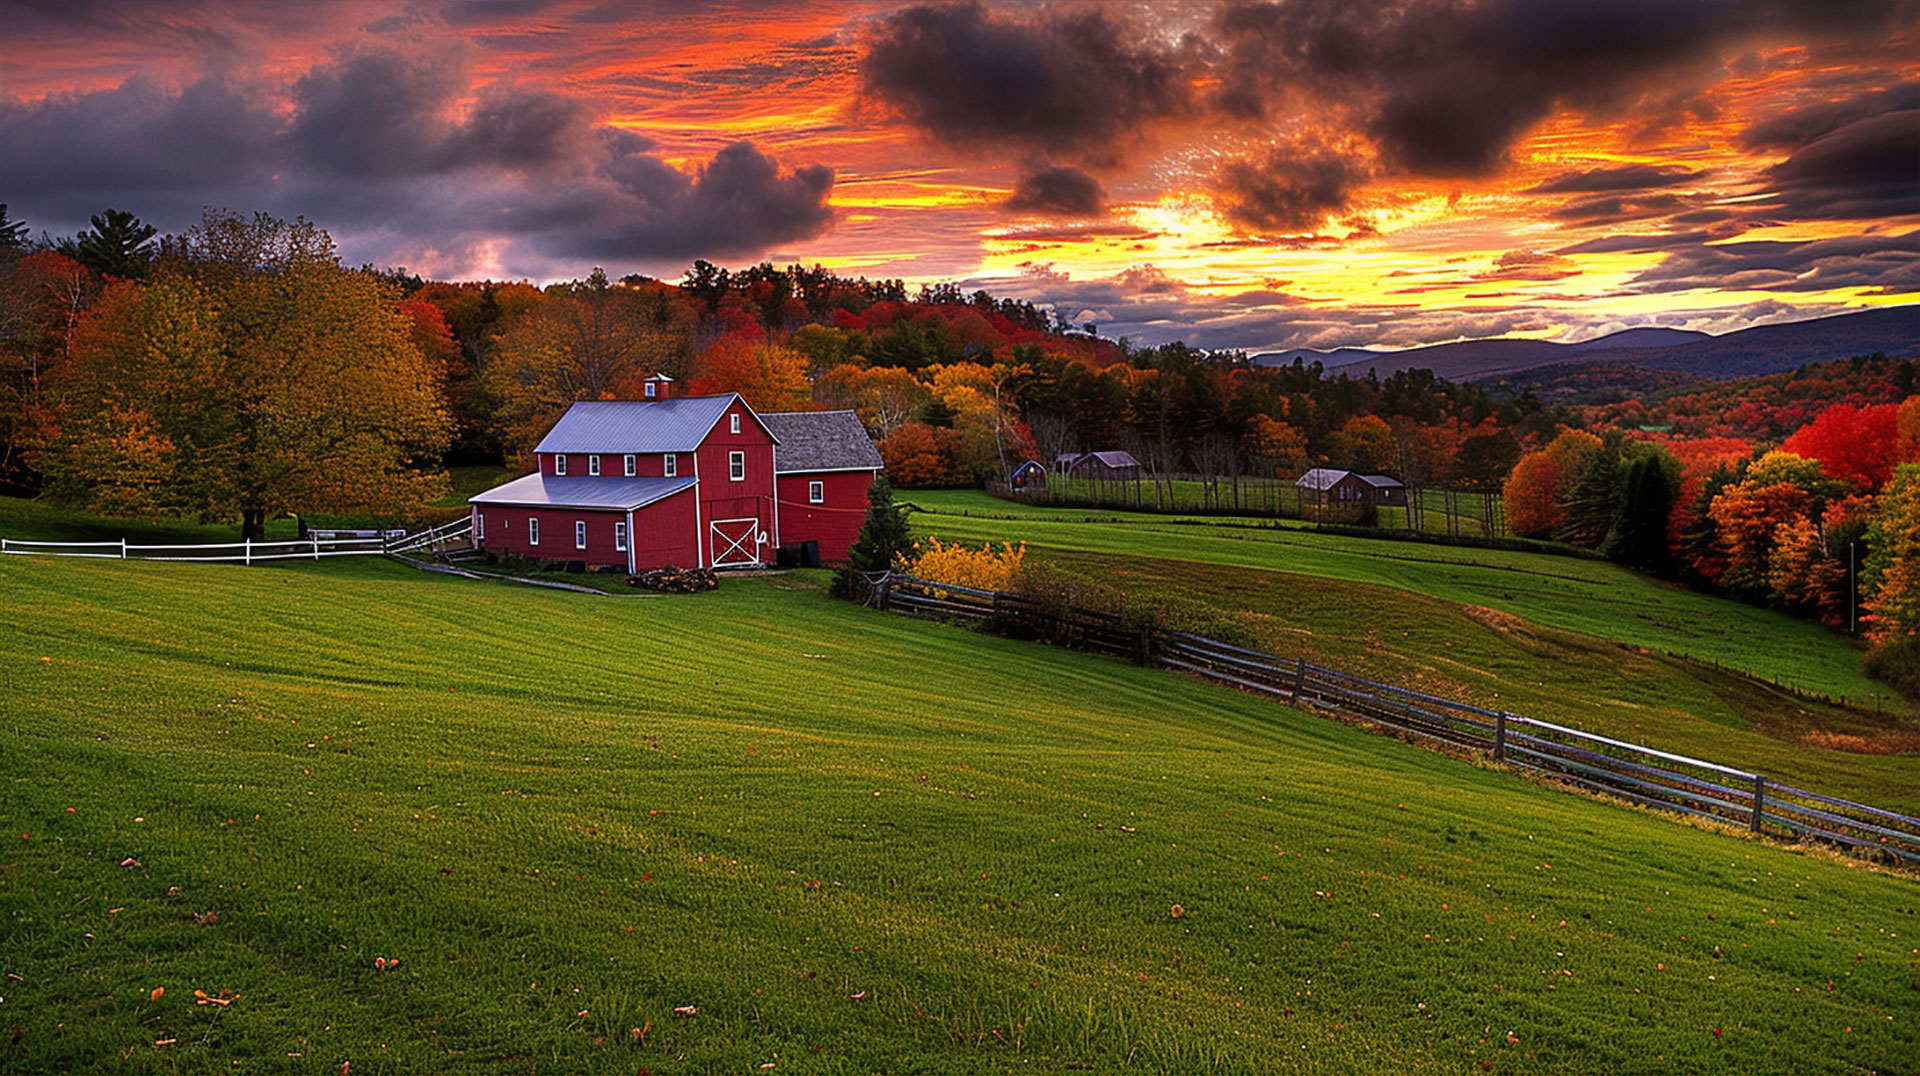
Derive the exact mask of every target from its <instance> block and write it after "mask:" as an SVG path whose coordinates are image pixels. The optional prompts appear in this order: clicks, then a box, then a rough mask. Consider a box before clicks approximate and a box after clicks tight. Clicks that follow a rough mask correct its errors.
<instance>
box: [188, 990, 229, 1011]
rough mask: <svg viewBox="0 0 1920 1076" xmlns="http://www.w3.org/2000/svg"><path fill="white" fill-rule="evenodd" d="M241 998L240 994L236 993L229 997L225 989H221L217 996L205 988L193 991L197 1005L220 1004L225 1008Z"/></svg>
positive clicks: (194, 1001)
mask: <svg viewBox="0 0 1920 1076" xmlns="http://www.w3.org/2000/svg"><path fill="white" fill-rule="evenodd" d="M239 1000H240V995H238V994H234V995H233V996H231V997H229V996H227V992H226V991H225V990H222V991H220V993H219V994H218V995H217V996H216V995H213V994H209V993H207V992H206V991H205V990H195V991H194V992H193V1003H194V1004H195V1005H218V1006H220V1007H221V1008H223V1009H224V1008H226V1007H227V1006H229V1005H231V1004H233V1003H234V1002H236V1001H239Z"/></svg>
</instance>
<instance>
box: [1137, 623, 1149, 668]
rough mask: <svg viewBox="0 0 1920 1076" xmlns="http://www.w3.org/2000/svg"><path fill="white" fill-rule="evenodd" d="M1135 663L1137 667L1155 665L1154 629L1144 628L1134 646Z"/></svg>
mask: <svg viewBox="0 0 1920 1076" xmlns="http://www.w3.org/2000/svg"><path fill="white" fill-rule="evenodd" d="M1133 663H1134V664H1135V665H1151V664H1153V629H1152V628H1148V627H1143V628H1141V629H1140V635H1139V637H1138V638H1137V639H1135V640H1134V644H1133Z"/></svg>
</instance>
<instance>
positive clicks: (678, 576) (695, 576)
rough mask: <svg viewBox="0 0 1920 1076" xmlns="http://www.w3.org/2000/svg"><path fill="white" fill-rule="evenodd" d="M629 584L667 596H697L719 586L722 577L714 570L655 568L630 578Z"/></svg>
mask: <svg viewBox="0 0 1920 1076" xmlns="http://www.w3.org/2000/svg"><path fill="white" fill-rule="evenodd" d="M627 583H628V584H629V585H631V586H636V587H639V588H641V589H642V590H658V591H661V592H663V593H667V594H697V593H699V592H700V591H703V590H712V589H713V588H715V587H717V586H719V585H720V576H719V575H718V574H716V573H715V572H714V570H713V569H712V568H655V569H654V570H652V571H650V572H641V573H640V574H639V575H636V576H631V577H629V578H628V579H627Z"/></svg>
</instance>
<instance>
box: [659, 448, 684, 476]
mask: <svg viewBox="0 0 1920 1076" xmlns="http://www.w3.org/2000/svg"><path fill="white" fill-rule="evenodd" d="M662 460H663V462H662V463H661V465H660V468H661V469H660V473H661V474H663V475H666V476H667V477H668V478H679V477H680V457H679V456H678V455H676V454H674V453H672V452H669V453H667V454H666V456H664V457H663V458H662Z"/></svg>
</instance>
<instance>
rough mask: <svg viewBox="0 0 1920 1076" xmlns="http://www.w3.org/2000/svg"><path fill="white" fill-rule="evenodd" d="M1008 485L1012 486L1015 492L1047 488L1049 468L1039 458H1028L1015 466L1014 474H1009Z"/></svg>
mask: <svg viewBox="0 0 1920 1076" xmlns="http://www.w3.org/2000/svg"><path fill="white" fill-rule="evenodd" d="M1007 485H1008V486H1010V487H1012V488H1013V491H1014V492H1015V493H1021V492H1026V491H1029V490H1041V489H1046V488H1047V469H1046V468H1045V467H1043V466H1041V464H1040V461H1039V460H1028V461H1026V462H1025V463H1022V464H1021V465H1020V466H1018V467H1015V468H1014V469H1013V474H1011V475H1009V476H1007Z"/></svg>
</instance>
